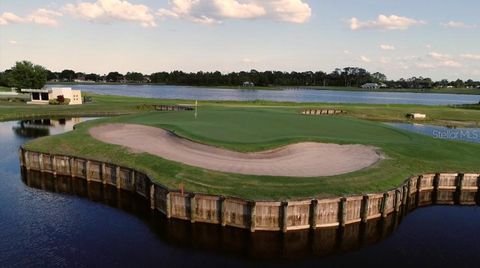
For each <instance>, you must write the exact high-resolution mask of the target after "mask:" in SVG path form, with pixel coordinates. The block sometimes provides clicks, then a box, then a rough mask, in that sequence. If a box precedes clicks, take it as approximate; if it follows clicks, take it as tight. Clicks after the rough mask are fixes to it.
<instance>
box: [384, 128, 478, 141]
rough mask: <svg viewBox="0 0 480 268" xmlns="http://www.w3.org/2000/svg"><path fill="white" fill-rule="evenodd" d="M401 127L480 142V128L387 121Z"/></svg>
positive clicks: (438, 135) (442, 136)
mask: <svg viewBox="0 0 480 268" xmlns="http://www.w3.org/2000/svg"><path fill="white" fill-rule="evenodd" d="M386 124H387V125H389V126H393V127H396V128H399V129H403V130H407V131H411V132H415V133H420V134H423V135H427V136H430V137H433V138H436V139H446V140H459V141H468V142H477V143H480V128H456V127H455V128H453V127H442V126H434V125H424V124H407V123H386Z"/></svg>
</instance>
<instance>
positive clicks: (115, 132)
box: [90, 124, 381, 177]
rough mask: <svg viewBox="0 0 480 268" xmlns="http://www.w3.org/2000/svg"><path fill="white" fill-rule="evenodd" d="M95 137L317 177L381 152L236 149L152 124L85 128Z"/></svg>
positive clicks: (180, 156) (225, 167)
mask: <svg viewBox="0 0 480 268" xmlns="http://www.w3.org/2000/svg"><path fill="white" fill-rule="evenodd" d="M90 135H92V136H93V137H94V138H96V139H98V140H100V141H102V142H106V143H111V144H117V145H122V146H125V147H127V148H129V149H131V150H133V151H135V152H146V153H149V154H152V155H157V156H159V157H162V158H165V159H168V160H172V161H176V162H181V163H184V164H186V165H190V166H195V167H201V168H205V169H210V170H217V171H222V172H228V173H238V174H249V175H267V176H291V177H316V176H332V175H338V174H344V173H348V172H352V171H356V170H359V169H362V168H365V167H368V166H371V165H373V164H375V163H376V162H377V161H379V159H380V158H381V156H380V154H379V153H378V152H377V151H376V150H375V148H373V147H369V146H364V145H338V144H326V143H316V142H302V143H296V144H291V145H287V146H284V147H280V148H277V149H273V150H268V151H263V152H255V153H239V152H234V151H229V150H226V149H221V148H217V147H213V146H209V145H204V144H200V143H196V142H193V141H190V140H187V139H183V138H180V137H178V136H176V135H175V134H173V133H171V132H169V131H166V130H163V129H160V128H155V127H149V126H143V125H133V124H108V125H102V126H98V127H93V128H91V129H90Z"/></svg>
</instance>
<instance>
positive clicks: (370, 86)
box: [362, 83, 388, 89]
mask: <svg viewBox="0 0 480 268" xmlns="http://www.w3.org/2000/svg"><path fill="white" fill-rule="evenodd" d="M387 87H388V86H387V85H386V84H385V83H366V84H363V85H362V88H365V89H379V88H387Z"/></svg>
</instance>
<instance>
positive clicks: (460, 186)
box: [457, 173, 465, 193]
mask: <svg viewBox="0 0 480 268" xmlns="http://www.w3.org/2000/svg"><path fill="white" fill-rule="evenodd" d="M464 177H465V174H462V173H458V175H457V191H458V192H459V193H460V192H462V190H463V178H464Z"/></svg>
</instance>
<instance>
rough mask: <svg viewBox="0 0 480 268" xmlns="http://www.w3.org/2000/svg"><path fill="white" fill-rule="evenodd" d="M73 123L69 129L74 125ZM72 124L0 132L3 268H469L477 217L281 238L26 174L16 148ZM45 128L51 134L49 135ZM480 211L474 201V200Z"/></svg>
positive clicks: (462, 210) (442, 214)
mask: <svg viewBox="0 0 480 268" xmlns="http://www.w3.org/2000/svg"><path fill="white" fill-rule="evenodd" d="M76 121H78V120H75V122H76ZM73 122H74V121H72V120H61V121H57V120H42V121H33V122H32V121H27V122H25V121H24V122H4V123H0V148H2V150H3V152H2V154H0V179H1V180H2V183H1V184H0V193H1V194H0V227H1V229H0V266H1V267H91V266H96V267H112V266H118V267H143V266H153V265H155V266H161V267H186V266H189V267H219V266H223V267H246V266H255V267H313V266H317V267H318V266H321V265H325V266H329V267H331V266H341V267H343V266H347V265H352V266H353V265H355V266H356V267H358V266H361V267H363V266H364V265H374V266H387V265H388V267H392V266H393V267H406V266H422V267H445V266H452V267H474V266H478V264H479V263H480V254H478V252H480V228H479V226H480V207H478V206H431V207H424V208H418V209H414V210H413V212H411V213H409V214H408V215H407V216H405V217H403V216H402V215H401V214H397V215H393V214H392V215H391V216H389V217H388V218H387V219H385V220H378V221H372V222H369V223H368V224H366V225H361V224H357V225H348V226H347V228H345V229H343V230H342V229H340V230H337V229H335V228H332V229H324V230H320V231H315V232H311V231H301V232H293V233H287V234H286V235H282V234H277V233H262V232H256V233H253V234H251V233H250V232H248V231H243V230H239V229H234V228H222V227H219V226H216V225H208V224H193V225H192V224H190V223H189V222H184V221H167V220H166V219H165V218H164V217H163V216H162V215H158V214H156V213H152V212H151V211H150V210H149V209H148V204H147V203H146V202H145V200H143V199H141V198H138V197H136V196H132V195H131V194H129V193H126V192H117V191H116V189H114V188H111V187H104V186H103V185H101V184H86V182H85V181H82V180H72V179H70V178H61V177H59V178H58V179H54V178H52V177H50V176H48V175H42V174H39V173H26V172H23V176H22V172H21V170H20V167H19V161H18V147H19V146H20V145H21V144H23V143H24V142H26V141H28V140H29V139H32V138H34V137H38V136H44V135H50V134H55V133H60V132H63V131H67V130H69V129H71V127H72V123H73ZM49 125H54V126H51V127H48V126H49ZM477 203H478V195H477Z"/></svg>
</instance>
